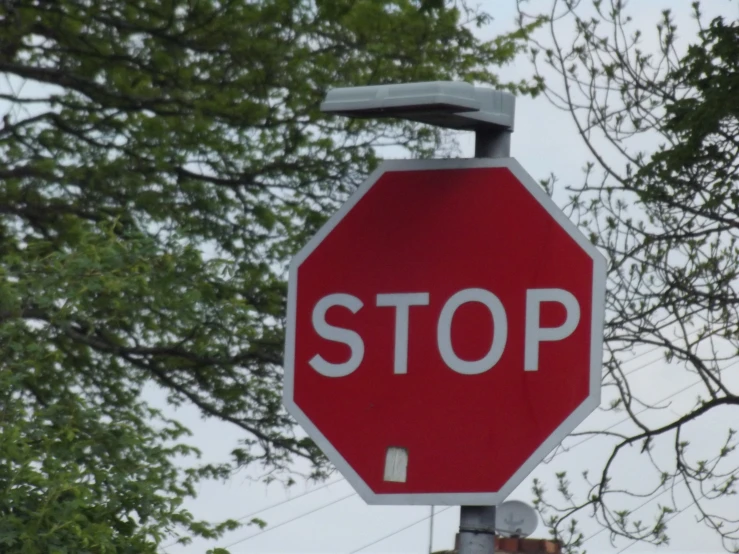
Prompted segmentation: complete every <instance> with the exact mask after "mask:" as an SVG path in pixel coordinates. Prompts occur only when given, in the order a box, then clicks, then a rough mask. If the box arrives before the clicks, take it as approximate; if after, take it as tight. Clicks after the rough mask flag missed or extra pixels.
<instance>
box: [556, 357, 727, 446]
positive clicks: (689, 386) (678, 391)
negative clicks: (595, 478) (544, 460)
mask: <svg viewBox="0 0 739 554" xmlns="http://www.w3.org/2000/svg"><path fill="white" fill-rule="evenodd" d="M737 364H739V360H737V361H736V362H733V363H731V364H729V365H727V366H726V367H724V368H722V369H721V370H719V373H721V372H723V371H726V370H727V369H729V368H731V367H734V366H735V365H737ZM703 382H704V381H703V379H698V380H697V381H694V382H693V383H691V384H689V385H687V386H685V387H683V388H681V389H679V390H676V391H675V392H673V393H671V394H668V395H667V396H665V397H664V398H660V399H659V400H657V402H656V403H657V404H660V403H662V402H665V401H667V400H670V399H671V398H674V397H675V396H677V395H678V394H681V393H683V392H685V391H686V390H689V389H692V388H693V387H695V386H696V385H700V384H701V383H703ZM650 409H651V408H650V407H648V406H647V407H644V408H642V409H641V410H638V411H636V412H634V415H640V414H643V413H644V412H646V411H648V410H650ZM630 420H631V416H626V417H625V418H623V419H620V420H619V421H617V422H615V423H613V424H611V425H609V426H608V427H606V428H605V429H603V430H602V431H610V430H611V429H613V428H614V427H618V426H619V425H621V424H622V423H626V422H627V421H630ZM597 436H598V435H597V433H594V434H592V435H590V436H589V437H585V438H584V439H583V440H581V441H580V442H577V443H575V444H573V445H572V446H570V447H569V448H567V450H562V451H560V452H558V453H557V454H555V455H554V456H552V459H554V458H556V457H557V456H558V455H559V454H562V453H563V452H569V451H570V450H572V449H573V448H576V447H578V446H580V445H581V444H583V443H586V442H588V441H589V440H591V439H594V438H595V437H597Z"/></svg>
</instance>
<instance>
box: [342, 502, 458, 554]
mask: <svg viewBox="0 0 739 554" xmlns="http://www.w3.org/2000/svg"><path fill="white" fill-rule="evenodd" d="M454 507H455V506H447V507H446V508H442V509H441V510H439V511H438V512H436V515H437V516H438V515H439V514H442V513H444V512H446V511H447V510H451V509H452V508H454ZM427 519H431V516H430V515H428V516H425V517H422V518H421V519H419V520H416V521H414V522H413V523H410V524H408V525H405V526H403V527H401V528H400V529H396V530H395V531H393V532H392V533H388V534H387V535H384V536H382V537H380V538H379V539H377V540H374V541H372V542H369V543H367V544H365V545H364V546H361V547H359V548H357V549H356V550H352V551H351V552H350V553H349V554H357V552H361V551H362V550H366V549H368V548H369V547H370V546H374V545H376V544H379V543H381V542H382V541H384V540H386V539H389V538H390V537H394V536H395V535H397V534H399V533H402V532H403V531H405V530H407V529H410V528H411V527H415V526H416V525H418V524H419V523H423V522H424V521H426V520H427Z"/></svg>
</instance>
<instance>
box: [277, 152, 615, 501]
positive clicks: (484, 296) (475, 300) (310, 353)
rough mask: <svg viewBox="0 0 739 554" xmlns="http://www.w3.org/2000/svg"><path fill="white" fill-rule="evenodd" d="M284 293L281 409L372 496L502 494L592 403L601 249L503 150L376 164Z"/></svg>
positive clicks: (597, 366)
mask: <svg viewBox="0 0 739 554" xmlns="http://www.w3.org/2000/svg"><path fill="white" fill-rule="evenodd" d="M289 287H290V289H289V305H288V328H287V341H286V342H287V344H286V357H285V404H286V406H287V408H288V410H289V412H290V413H291V414H292V415H293V416H294V417H295V418H296V419H297V420H298V422H299V423H300V424H301V425H302V426H303V428H304V429H305V430H306V431H307V432H308V434H309V435H310V436H311V437H312V438H313V439H314V440H315V441H316V443H317V444H318V445H319V446H320V447H321V448H322V449H323V451H324V452H325V453H326V455H327V456H328V458H329V459H330V460H331V461H332V462H333V463H334V464H335V465H336V466H337V467H338V469H339V470H340V471H341V472H342V474H343V475H344V476H345V477H346V479H347V480H348V481H349V482H350V483H351V484H352V485H353V486H354V487H355V489H356V490H357V491H358V492H359V493H360V495H361V496H362V497H363V498H364V499H365V500H366V501H367V502H369V503H372V504H460V505H474V504H478V505H492V504H498V503H499V502H501V501H502V500H503V499H504V498H505V497H506V496H507V495H508V494H509V493H510V492H511V491H512V490H513V489H514V488H515V487H516V486H517V485H518V484H519V483H520V482H521V481H522V480H523V479H524V478H525V477H526V476H527V475H528V474H529V473H530V472H531V470H533V469H534V468H535V467H536V465H537V464H538V463H539V462H540V461H541V460H542V459H543V458H544V457H545V456H546V455H547V453H549V452H550V451H551V450H552V449H553V448H554V447H555V446H556V445H557V444H559V443H560V442H561V441H562V440H563V439H564V438H565V437H566V436H567V434H568V433H570V432H571V431H572V430H573V429H574V428H575V427H576V426H577V425H578V424H579V423H580V422H581V421H582V420H583V419H584V418H585V417H586V416H587V415H588V414H589V413H590V412H591V411H592V410H593V409H594V408H595V407H596V406H597V405H598V403H599V401H600V375H601V355H602V340H603V328H602V326H603V317H604V295H605V262H604V259H603V257H602V256H601V255H600V253H599V252H598V251H597V249H596V248H595V247H594V246H593V245H592V244H591V243H590V242H589V241H588V240H587V239H586V238H585V237H584V236H583V235H582V234H581V233H580V232H579V231H578V230H577V228H576V227H575V226H574V225H573V224H572V223H571V222H570V221H569V220H568V219H567V217H566V216H565V215H564V214H563V213H562V212H561V211H560V210H559V209H558V208H557V207H556V205H555V204H554V203H553V202H552V201H551V200H550V198H549V197H548V196H547V195H546V193H545V192H544V191H543V190H542V189H541V187H540V186H539V185H537V184H536V182H535V181H534V180H533V179H532V178H531V177H530V176H529V175H528V174H527V173H526V172H525V171H524V170H523V168H522V167H521V166H520V165H519V164H518V163H517V162H516V161H515V160H514V159H511V158H507V159H500V160H492V159H491V160H484V159H475V160H431V161H428V160H427V161H400V162H386V163H385V164H383V165H382V167H381V168H380V169H378V170H377V171H375V172H374V173H373V174H372V175H371V176H370V177H369V179H368V180H367V181H366V182H365V183H364V184H363V185H362V186H361V187H360V188H359V189H358V190H357V192H356V193H355V194H354V195H352V197H351V198H350V199H349V201H348V202H347V203H346V204H345V205H344V206H343V207H342V208H341V209H340V210H339V211H338V213H337V214H335V215H334V216H333V217H332V218H331V219H330V220H329V222H328V223H327V224H326V225H325V226H324V227H323V228H322V229H321V230H320V231H319V233H318V234H317V235H316V236H315V237H314V238H313V239H312V240H311V241H310V243H309V244H308V245H307V246H306V247H305V248H304V249H303V250H302V251H301V252H300V253H299V254H298V255H297V256H296V258H295V259H294V260H293V262H292V265H291V268H290V283H289Z"/></svg>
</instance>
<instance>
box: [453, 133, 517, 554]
mask: <svg viewBox="0 0 739 554" xmlns="http://www.w3.org/2000/svg"><path fill="white" fill-rule="evenodd" d="M510 155H511V130H510V129H505V128H493V127H486V128H482V129H478V130H477V131H475V158H507V157H509V156H510ZM459 554H495V506H461V507H460V514H459Z"/></svg>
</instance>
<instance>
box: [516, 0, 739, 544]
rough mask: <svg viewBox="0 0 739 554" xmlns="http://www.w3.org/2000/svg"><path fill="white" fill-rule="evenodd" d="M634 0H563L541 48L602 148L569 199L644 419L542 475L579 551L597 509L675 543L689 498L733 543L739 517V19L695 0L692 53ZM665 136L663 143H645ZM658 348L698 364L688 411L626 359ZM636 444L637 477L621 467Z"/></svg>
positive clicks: (539, 41) (546, 73)
mask: <svg viewBox="0 0 739 554" xmlns="http://www.w3.org/2000/svg"><path fill="white" fill-rule="evenodd" d="M624 4H625V3H623V2H621V1H620V0H612V1H605V2H604V1H593V2H592V4H590V3H585V2H572V1H569V0H564V1H560V0H555V1H554V2H553V3H552V9H551V11H550V12H549V13H548V14H546V15H545V16H544V17H545V18H546V20H547V21H548V28H549V32H548V33H547V35H548V38H546V39H544V38H536V39H535V40H533V45H532V46H533V48H532V52H531V54H532V55H531V60H532V62H533V64H534V67H535V70H536V75H537V79H538V80H539V82H546V87H545V95H546V96H547V98H548V99H549V100H550V102H551V103H552V104H553V105H555V106H557V107H558V108H560V109H562V110H565V111H566V112H568V113H569V114H570V115H571V117H572V120H573V121H574V123H575V125H576V128H577V130H578V132H579V135H580V138H581V140H582V141H583V142H584V144H585V145H586V146H587V148H588V150H589V152H590V154H591V155H592V159H591V161H590V162H589V163H588V164H587V166H586V168H585V176H584V182H583V183H582V184H580V185H570V186H568V187H566V190H567V191H569V192H568V194H569V204H568V213H569V215H570V216H571V217H572V218H573V219H574V220H576V221H578V222H579V223H580V225H582V227H583V228H584V229H585V230H586V231H587V232H588V233H589V234H590V236H591V237H592V241H593V242H595V243H596V244H597V245H598V246H599V247H600V248H601V249H602V251H603V252H604V253H605V254H606V255H607V257H608V260H609V271H608V283H609V285H608V299H607V325H606V345H607V348H606V352H605V372H604V387H605V390H606V391H607V398H608V399H609V400H610V401H611V402H610V405H608V406H607V407H606V409H607V410H613V411H623V412H625V414H626V416H627V417H628V419H629V420H630V422H631V426H630V427H631V430H627V431H625V432H622V431H621V427H619V428H618V429H614V430H613V431H610V430H603V429H600V430H599V429H595V430H594V431H593V432H592V433H584V434H585V435H587V436H591V434H595V435H599V436H600V437H601V439H600V440H605V441H609V444H610V446H609V447H608V452H609V455H608V457H607V459H606V460H605V463H604V464H603V466H602V467H599V468H597V469H596V470H595V471H590V472H586V473H585V474H583V476H582V478H575V477H572V476H570V475H568V474H567V473H566V472H563V473H559V474H557V490H558V492H557V493H551V492H547V490H546V488H545V486H544V484H543V483H541V482H538V481H537V482H536V484H535V486H534V492H535V497H536V502H537V506H538V508H539V510H540V512H541V513H542V515H543V516H544V519H545V521H546V522H547V524H548V526H549V527H550V530H551V532H552V533H553V534H554V535H555V536H556V537H557V538H559V539H562V540H564V542H565V543H566V545H567V547H568V549H569V551H571V552H576V551H581V550H583V549H584V548H585V546H586V545H585V542H586V540H585V539H586V537H585V536H584V535H583V533H582V530H581V527H580V526H579V524H578V523H577V518H578V517H582V516H583V515H588V516H595V517H596V518H597V520H598V522H599V523H600V524H601V525H602V526H603V527H604V529H606V530H608V531H609V532H610V533H611V537H612V540H614V539H616V538H617V537H624V538H628V539H632V540H642V541H648V542H651V543H655V544H663V543H666V542H667V541H668V540H669V535H668V531H669V525H668V524H669V521H670V519H671V518H672V517H675V515H676V514H677V513H679V512H680V511H682V510H684V509H687V508H689V507H690V508H692V509H694V510H695V509H697V510H698V512H699V514H700V520H701V521H702V522H703V523H704V524H705V525H707V526H708V527H709V528H710V529H712V530H713V531H715V532H716V533H717V534H718V535H719V536H720V537H721V540H722V542H723V544H724V547H725V548H726V549H729V550H733V549H736V548H737V547H738V546H739V543H737V541H738V540H739V521H738V520H737V519H736V517H737V515H736V511H735V510H731V509H730V507H731V504H730V503H728V504H727V503H725V502H724V501H725V499H726V498H728V497H730V496H731V495H734V494H735V493H736V479H737V474H738V473H737V472H738V471H739V457H738V456H737V453H736V451H735V448H736V431H735V428H736V423H735V422H736V420H737V414H739V411H738V410H737V406H739V395H738V394H737V390H736V388H735V385H732V383H731V379H730V376H731V372H730V371H727V370H729V369H730V368H733V367H735V365H736V363H737V355H739V351H738V350H737V349H738V348H739V332H738V329H739V312H737V307H739V281H738V280H737V277H738V276H739V243H737V238H738V237H739V217H738V216H739V211H738V210H739V165H738V164H739V162H738V160H739V103H737V101H736V98H737V94H739V23H738V22H737V21H736V20H733V21H732V20H727V19H725V18H722V17H718V18H715V19H713V20H710V21H706V20H705V18H704V17H703V16H702V14H701V12H700V7H699V5H698V4H697V3H696V4H694V10H695V18H696V20H697V22H698V25H699V26H700V30H699V33H698V35H697V37H696V40H695V41H694V42H693V43H692V44H690V45H689V47H688V48H687V50H686V51H684V52H681V51H680V48H679V45H678V41H677V37H678V34H677V27H676V24H675V22H674V19H673V17H672V15H671V13H670V11H665V12H663V16H662V20H661V21H660V22H659V24H658V25H657V27H656V30H655V37H654V38H656V39H657V42H658V44H659V51H658V52H655V53H653V54H650V53H649V48H648V47H645V46H644V44H643V43H644V35H643V34H642V33H641V31H639V30H638V29H634V22H633V21H632V19H631V17H629V14H628V10H627V8H626V7H625V5H624ZM526 8H527V6H526V5H525V4H524V3H523V2H520V3H519V13H520V16H521V21H522V23H525V22H530V21H532V20H534V19H536V18H540V17H542V16H541V15H533V14H529V13H527V12H526V11H525V9H526ZM568 29H569V31H568ZM572 30H574V33H573V35H572V38H570V36H569V34H568V33H569V32H570V31H572ZM566 37H567V38H566ZM650 141H651V142H653V143H656V144H658V147H656V148H654V149H652V150H646V149H645V148H646V147H645V145H647V144H650ZM547 186H548V187H550V190H553V189H554V187H556V186H557V183H556V180H554V179H550V180H549V181H548V183H547ZM644 347H649V348H650V349H658V350H660V351H661V352H663V353H664V363H667V364H670V366H671V367H672V368H674V372H675V378H676V379H679V378H680V372H687V373H690V374H693V375H694V376H695V377H693V378H692V380H693V382H692V384H691V385H689V386H688V387H687V388H689V389H690V390H691V391H695V392H694V394H696V395H697V398H696V400H695V403H694V405H692V406H689V407H688V409H687V410H686V411H685V412H681V413H677V414H675V413H669V412H667V413H666V412H664V411H660V412H656V408H658V407H659V408H665V407H666V403H662V404H660V405H659V406H656V405H651V404H649V403H648V402H645V401H643V400H641V399H640V394H639V389H638V388H636V387H634V386H633V385H632V384H631V380H632V379H633V377H629V376H628V375H627V373H629V372H627V371H626V369H627V367H625V366H624V364H625V363H626V362H627V361H628V360H629V359H630V358H631V357H632V356H633V354H635V353H636V352H644ZM632 373H633V372H632ZM642 392H643V389H642ZM678 392H680V391H678ZM672 396H674V395H672ZM668 398H669V397H668ZM719 410H722V412H721V414H722V415H723V419H721V420H719V418H718V417H716V416H717V414H718V413H719ZM657 415H658V417H657ZM709 417H712V418H713V419H711V421H712V422H713V423H712V424H711V425H717V424H716V422H717V421H723V423H720V424H718V427H713V428H712V429H711V431H712V433H723V440H722V441H718V442H717V444H715V449H714V450H713V451H710V452H709V451H708V450H707V449H706V447H705V446H701V447H699V448H694V447H692V445H691V442H693V441H697V440H699V439H701V438H702V437H701V434H702V433H703V434H705V433H704V429H705V427H703V428H702V427H701V423H702V422H703V423H704V425H705V422H706V420H707V418H709ZM603 444H605V443H603ZM636 455H640V461H639V462H638V463H639V468H640V469H639V475H640V478H639V479H638V482H635V480H634V479H633V477H632V478H631V479H629V478H628V476H624V475H623V473H624V472H619V471H617V469H618V468H619V465H620V464H622V463H624V460H626V459H627V458H628V457H629V456H631V457H632V459H633V458H634V456H636ZM553 496H554V497H553ZM555 497H558V498H559V500H557V499H556V498H555ZM560 500H563V501H562V502H560ZM734 503H735V501H734ZM694 506H695V508H693V507H694ZM727 508H728V510H727ZM637 509H638V512H637ZM649 510H651V515H650V514H649Z"/></svg>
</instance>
